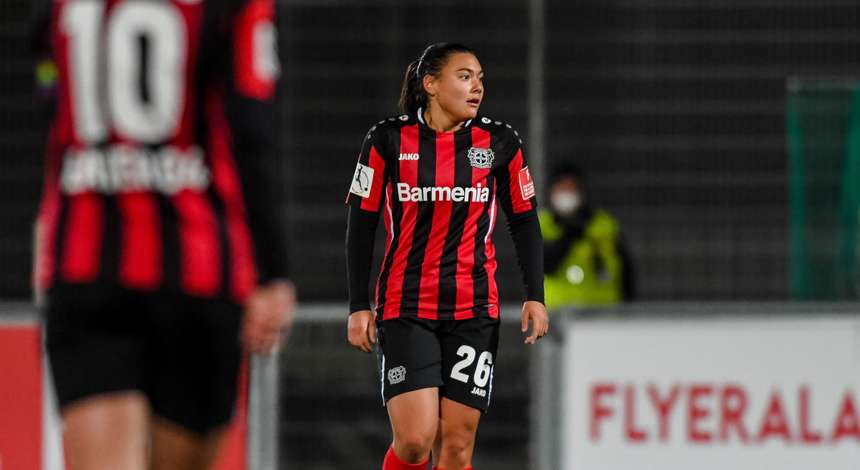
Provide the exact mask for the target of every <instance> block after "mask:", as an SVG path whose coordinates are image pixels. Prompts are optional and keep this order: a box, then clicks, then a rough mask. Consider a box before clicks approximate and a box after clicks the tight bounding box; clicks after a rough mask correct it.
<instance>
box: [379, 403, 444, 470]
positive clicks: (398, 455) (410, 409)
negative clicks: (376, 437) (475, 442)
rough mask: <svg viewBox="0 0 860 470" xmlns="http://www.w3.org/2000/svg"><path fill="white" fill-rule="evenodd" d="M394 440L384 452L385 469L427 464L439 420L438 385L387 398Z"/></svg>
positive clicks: (392, 469) (393, 469)
mask: <svg viewBox="0 0 860 470" xmlns="http://www.w3.org/2000/svg"><path fill="white" fill-rule="evenodd" d="M387 407H388V416H389V418H390V419H391V428H392V431H393V434H394V442H393V443H392V444H391V449H389V451H388V454H387V455H386V456H385V464H384V465H383V467H382V468H383V470H401V469H412V468H420V467H418V466H417V464H421V463H422V462H423V463H424V464H425V465H426V462H427V459H428V457H429V455H430V449H431V447H432V445H433V440H434V439H435V437H436V429H437V426H438V421H439V389H438V388H435V387H434V388H422V389H420V390H414V391H411V392H406V393H403V394H400V395H397V396H396V397H394V398H392V399H391V400H389V401H388V404H387Z"/></svg>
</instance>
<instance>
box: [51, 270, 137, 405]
mask: <svg viewBox="0 0 860 470" xmlns="http://www.w3.org/2000/svg"><path fill="white" fill-rule="evenodd" d="M144 313H145V312H144V311H143V310H142V309H141V308H140V306H139V304H136V303H135V302H133V301H132V300H131V298H130V296H129V293H128V292H124V291H120V290H106V289H104V288H98V287H96V286H76V287H69V286H65V287H62V288H56V289H54V290H53V291H52V292H51V293H50V294H49V296H48V298H47V305H46V306H45V308H44V311H43V320H44V330H45V347H46V350H47V353H48V366H49V368H50V371H51V374H52V376H53V379H54V387H55V389H56V391H57V399H58V401H59V405H60V409H61V410H64V409H65V408H66V407H68V406H70V405H72V404H74V403H76V402H77V401H80V400H85V399H89V398H92V397H96V396H99V395H102V394H108V393H116V392H120V391H133V390H138V391H143V389H144V384H145V382H146V378H145V375H146V369H147V367H148V366H147V364H148V360H147V357H146V352H147V345H146V331H147V326H146V322H145V315H144Z"/></svg>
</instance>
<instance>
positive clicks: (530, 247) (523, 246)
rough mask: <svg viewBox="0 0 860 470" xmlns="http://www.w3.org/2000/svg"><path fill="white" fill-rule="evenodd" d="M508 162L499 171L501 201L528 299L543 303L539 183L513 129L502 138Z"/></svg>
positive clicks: (498, 183) (502, 146) (497, 175)
mask: <svg viewBox="0 0 860 470" xmlns="http://www.w3.org/2000/svg"><path fill="white" fill-rule="evenodd" d="M498 138H499V139H501V140H502V142H501V145H500V147H501V148H502V149H503V151H502V153H503V157H504V158H505V159H506V163H505V164H504V165H502V166H500V167H499V168H498V169H497V170H496V172H497V173H496V182H497V183H496V184H497V186H496V187H497V190H496V194H497V201H498V203H499V205H500V206H502V210H503V211H504V212H505V217H506V218H507V223H508V232H510V234H511V238H512V239H513V241H514V248H515V249H516V253H517V260H518V261H519V265H520V273H521V274H522V280H523V286H524V288H525V293H526V300H535V301H538V302H541V303H543V301H544V289H543V239H542V237H541V233H540V224H539V223H538V217H537V201H536V198H535V185H534V180H533V179H532V176H531V173H530V172H529V166H528V160H527V159H526V156H525V152H524V151H523V146H522V140H521V139H520V138H519V136H518V135H517V133H516V132H515V131H513V130H512V129H506V130H504V131H503V133H502V134H501V135H500V136H499V137H498Z"/></svg>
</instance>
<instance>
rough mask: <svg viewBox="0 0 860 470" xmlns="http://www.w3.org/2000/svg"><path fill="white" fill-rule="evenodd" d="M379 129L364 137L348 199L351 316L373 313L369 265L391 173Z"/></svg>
mask: <svg viewBox="0 0 860 470" xmlns="http://www.w3.org/2000/svg"><path fill="white" fill-rule="evenodd" d="M377 126H379V125H377ZM377 126H374V127H372V128H371V129H370V131H369V132H368V133H367V135H366V136H365V138H364V142H363V143H362V145H361V152H360V153H359V154H358V163H357V164H356V167H355V171H354V172H353V175H352V180H351V181H350V186H349V193H348V194H347V197H346V203H347V204H348V205H349V206H350V207H349V216H348V218H347V228H346V271H347V285H348V287H349V312H350V313H353V312H357V311H361V310H370V292H369V288H370V264H371V262H372V260H373V245H374V236H375V235H376V226H377V225H378V224H379V211H380V208H381V207H382V202H383V197H384V195H383V187H384V186H385V182H386V181H387V178H388V171H389V168H388V164H387V162H386V159H385V158H384V156H383V155H385V151H384V148H383V147H384V140H383V137H382V134H383V130H382V129H379V128H378V127H377Z"/></svg>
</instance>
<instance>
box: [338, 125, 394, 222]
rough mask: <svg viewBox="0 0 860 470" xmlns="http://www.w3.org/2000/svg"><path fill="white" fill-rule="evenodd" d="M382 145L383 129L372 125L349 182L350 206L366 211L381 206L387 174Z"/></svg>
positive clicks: (348, 196)
mask: <svg viewBox="0 0 860 470" xmlns="http://www.w3.org/2000/svg"><path fill="white" fill-rule="evenodd" d="M383 125H384V124H383ZM378 126H379V125H378ZM383 146H384V141H383V129H380V128H379V127H377V126H374V127H372V128H371V129H370V131H368V133H367V135H366V136H365V138H364V142H363V143H362V145H361V152H360V153H359V154H358V163H357V164H356V166H355V171H353V174H352V179H351V180H350V183H349V193H347V196H346V203H347V204H349V205H350V206H352V207H357V208H359V209H361V210H364V211H368V212H379V210H380V208H381V207H382V198H383V188H384V186H385V181H386V178H387V175H388V163H387V159H386V158H385V157H384V155H385V150H384V148H383Z"/></svg>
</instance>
